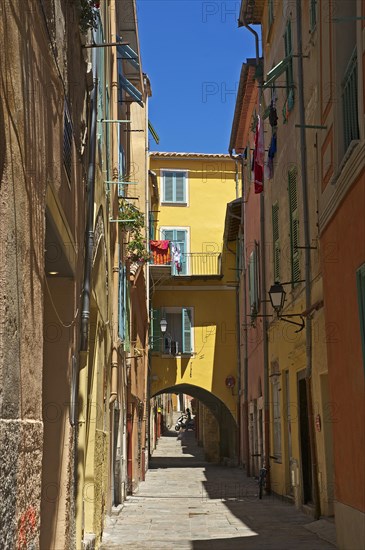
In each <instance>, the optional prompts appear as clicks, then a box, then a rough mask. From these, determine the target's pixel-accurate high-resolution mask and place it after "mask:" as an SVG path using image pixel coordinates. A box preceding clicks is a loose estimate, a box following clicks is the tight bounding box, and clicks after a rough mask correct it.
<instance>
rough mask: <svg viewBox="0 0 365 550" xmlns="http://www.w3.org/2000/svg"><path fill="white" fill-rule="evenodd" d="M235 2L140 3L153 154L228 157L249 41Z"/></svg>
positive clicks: (249, 52) (251, 43) (249, 51)
mask: <svg viewBox="0 0 365 550" xmlns="http://www.w3.org/2000/svg"><path fill="white" fill-rule="evenodd" d="M239 7H240V1H215V0H212V1H205V0H137V15H138V23H139V36H140V44H141V57H142V68H143V71H144V72H146V73H147V74H148V76H149V77H150V80H151V85H152V93H153V96H152V98H151V99H150V102H149V119H150V120H151V122H152V124H153V126H154V128H155V130H156V131H157V133H158V135H159V137H160V144H159V145H158V146H157V145H156V144H155V142H154V141H153V140H152V138H151V142H150V145H151V150H159V151H190V152H199V153H227V151H228V145H229V138H230V133H231V125H232V119H233V113H234V106H235V100H236V91H237V88H238V82H239V75H240V71H241V65H242V63H243V62H244V61H246V58H247V57H255V44H254V38H253V35H251V33H249V32H248V31H247V30H246V29H244V28H240V29H239V28H238V27H237V19H238V12H239Z"/></svg>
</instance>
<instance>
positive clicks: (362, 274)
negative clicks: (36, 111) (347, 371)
mask: <svg viewBox="0 0 365 550" xmlns="http://www.w3.org/2000/svg"><path fill="white" fill-rule="evenodd" d="M356 284H357V300H358V304H359V320H360V336H361V346H362V358H363V364H364V369H365V264H363V265H362V266H361V267H360V268H359V269H358V270H357V271H356Z"/></svg>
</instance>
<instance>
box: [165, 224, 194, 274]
mask: <svg viewBox="0 0 365 550" xmlns="http://www.w3.org/2000/svg"><path fill="white" fill-rule="evenodd" d="M165 230H166V231H175V230H176V231H186V233H187V236H186V251H185V252H186V254H190V227H182V226H177V225H163V226H162V227H160V239H161V240H163V232H164V231H165ZM171 266H172V258H171ZM189 275H190V259H189V256H187V258H186V275H181V277H187V276H189ZM176 277H179V275H176Z"/></svg>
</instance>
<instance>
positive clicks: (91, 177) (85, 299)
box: [80, 48, 98, 352]
mask: <svg viewBox="0 0 365 550" xmlns="http://www.w3.org/2000/svg"><path fill="white" fill-rule="evenodd" d="M92 70H93V78H94V88H93V90H92V92H91V96H90V111H91V121H90V147H89V168H88V174H87V192H88V204H87V225H86V231H85V270H84V284H83V289H82V306H81V308H82V309H81V343H80V352H87V350H88V344H89V319H90V294H91V268H92V256H93V248H94V195H95V155H96V119H97V100H98V98H97V96H98V78H97V68H96V48H93V52H92Z"/></svg>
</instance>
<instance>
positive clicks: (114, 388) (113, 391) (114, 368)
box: [109, 0, 120, 408]
mask: <svg viewBox="0 0 365 550" xmlns="http://www.w3.org/2000/svg"><path fill="white" fill-rule="evenodd" d="M110 11H111V13H114V16H113V17H111V21H110V27H111V36H112V40H114V39H116V37H117V28H116V5H115V0H111V4H110ZM112 56H113V57H112V79H111V81H112V90H111V104H112V106H113V112H112V119H114V120H118V70H117V54H116V52H114V51H113V53H112ZM112 132H113V139H112V143H113V151H112V162H113V165H112V166H113V173H112V178H113V180H114V181H119V180H120V174H119V172H118V170H119V166H118V160H119V151H118V130H117V125H116V124H112ZM115 165H116V166H115ZM111 196H112V201H111V207H112V212H113V214H112V217H113V219H118V206H119V202H118V185H112V190H111ZM111 225H113V226H114V250H113V259H112V262H113V305H112V308H113V309H112V319H113V327H112V338H113V342H112V357H111V374H110V376H111V381H110V397H109V406H110V408H111V407H112V405H113V403H114V402H115V401H116V399H117V397H118V327H119V323H118V320H119V267H120V258H119V224H118V223H115V224H111Z"/></svg>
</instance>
